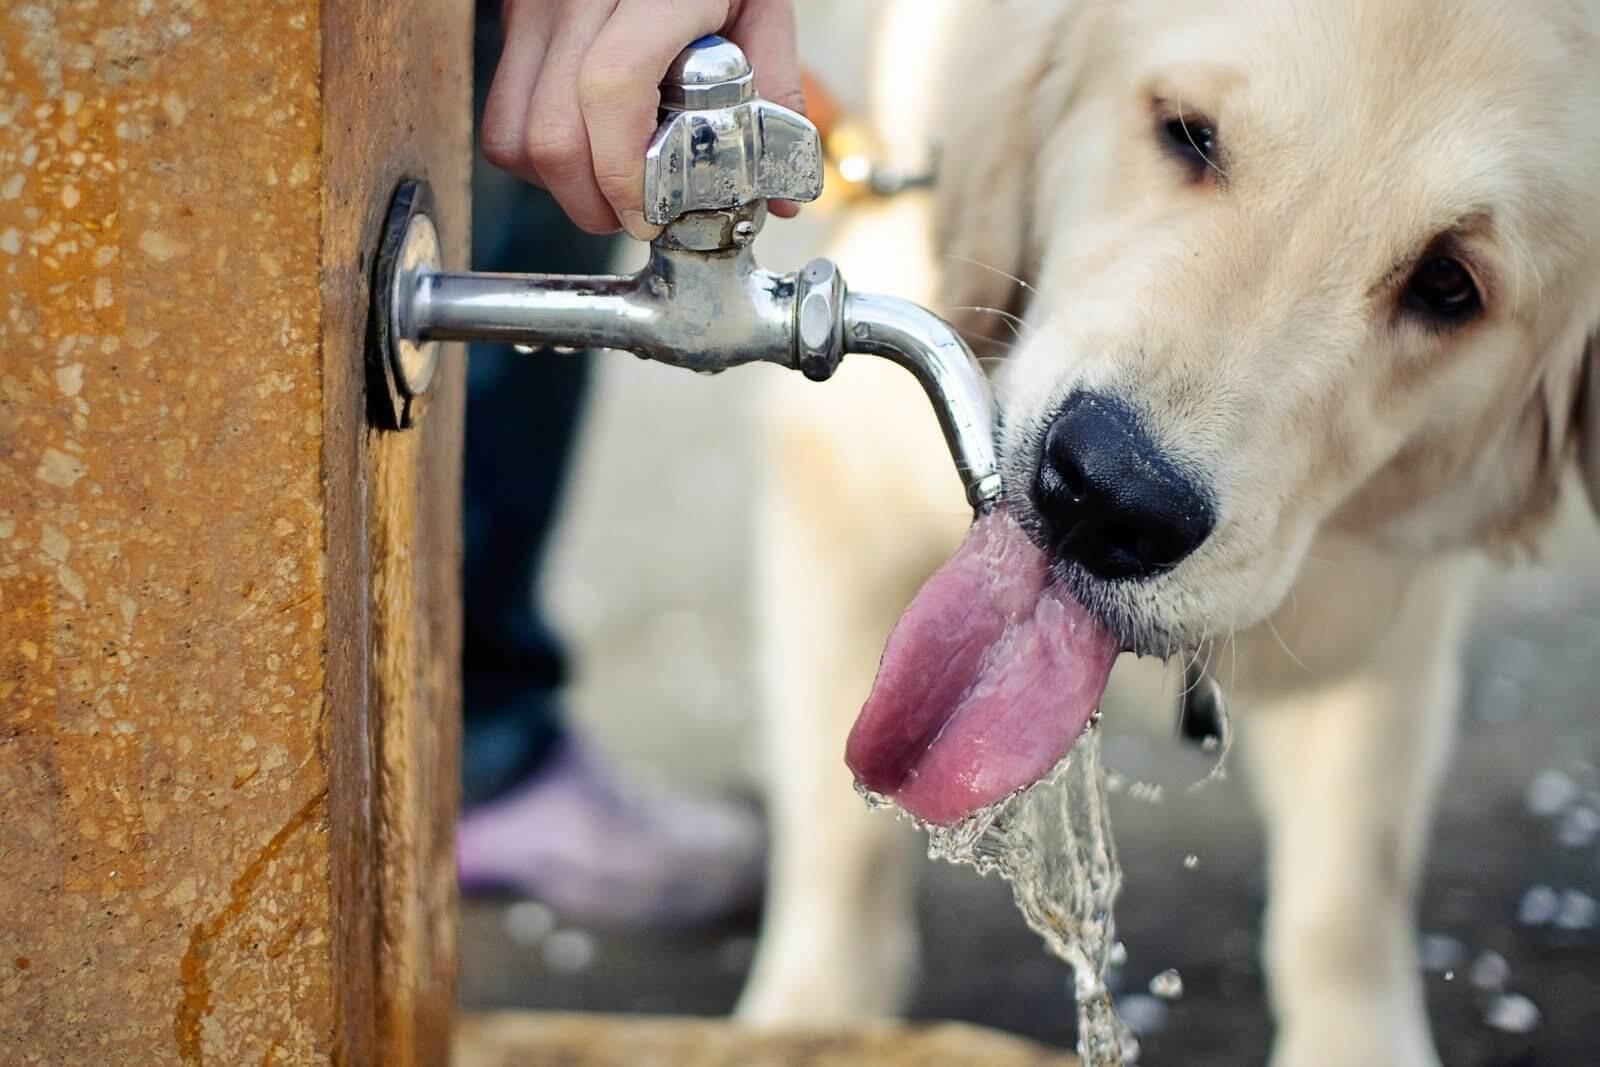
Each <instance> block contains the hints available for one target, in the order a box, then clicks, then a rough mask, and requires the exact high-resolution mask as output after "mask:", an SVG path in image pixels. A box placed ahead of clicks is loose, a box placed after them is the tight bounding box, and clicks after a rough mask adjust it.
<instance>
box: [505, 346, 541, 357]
mask: <svg viewBox="0 0 1600 1067" xmlns="http://www.w3.org/2000/svg"><path fill="white" fill-rule="evenodd" d="M511 348H512V350H513V351H515V352H518V353H520V354H521V355H524V356H531V355H533V354H534V353H535V352H537V351H539V346H538V345H512V346H511Z"/></svg>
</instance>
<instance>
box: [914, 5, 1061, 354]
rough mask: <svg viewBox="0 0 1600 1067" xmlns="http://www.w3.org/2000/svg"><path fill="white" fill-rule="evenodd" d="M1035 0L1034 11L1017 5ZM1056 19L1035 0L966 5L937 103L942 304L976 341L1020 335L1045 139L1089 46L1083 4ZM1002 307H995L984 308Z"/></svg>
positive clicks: (942, 309) (982, 342)
mask: <svg viewBox="0 0 1600 1067" xmlns="http://www.w3.org/2000/svg"><path fill="white" fill-rule="evenodd" d="M1023 3H1027V4H1029V6H1031V7H1032V8H1034V9H1035V11H1034V12H1033V13H1024V12H1022V11H1012V10H1011V9H1012V8H1014V7H1018V6H1021V4H1023ZM1061 6H1062V9H1063V14H1062V15H1061V16H1059V17H1057V18H1056V19H1054V20H1053V21H1054V23H1055V24H1054V25H1052V24H1051V21H1052V20H1048V19H1042V18H1040V17H1039V16H1038V14H1037V10H1036V9H1037V8H1038V4H1037V3H1035V2H1032V0H1000V2H998V3H987V4H978V3H972V4H970V5H967V10H966V12H965V13H964V15H963V17H962V18H961V19H960V20H959V21H958V23H957V25H956V27H955V32H954V33H953V34H952V37H951V45H950V47H949V49H948V53H947V58H946V64H945V77H944V82H943V87H942V91H943V103H942V107H941V108H940V109H939V111H938V112H937V116H938V125H937V134H936V136H937V140H938V149H937V150H938V168H939V180H938V195H937V198H936V201H935V210H936V212H937V214H936V216H935V223H934V237H935V244H936V248H937V250H938V253H939V257H940V258H939V278H940V284H939V307H938V311H939V313H940V314H942V315H944V316H946V317H947V318H948V319H950V321H951V322H952V323H954V324H955V326H956V327H957V328H958V329H960V330H961V331H962V332H963V333H965V334H966V335H967V337H968V340H969V341H971V342H972V343H973V345H974V346H975V347H980V348H981V347H985V346H986V343H987V342H988V341H989V340H992V339H993V340H1000V341H1002V342H1003V341H1005V340H1007V339H1009V338H1010V336H1011V334H1010V333H1009V332H1008V329H1007V327H1006V325H1005V324H1004V322H1002V321H1001V320H1002V319H1003V318H1004V317H1005V314H996V312H1001V313H1006V314H1017V313H1019V312H1020V311H1021V310H1022V308H1023V306H1024V305H1025V304H1026V297H1027V289H1026V287H1025V286H1024V285H1023V284H1022V283H1021V282H1019V281H1018V280H1017V279H1019V278H1026V277H1027V276H1028V275H1029V274H1030V273H1032V269H1033V266H1034V264H1033V262H1032V258H1033V250H1032V249H1031V247H1030V246H1031V244H1032V242H1031V239H1030V230H1031V226H1032V220H1033V215H1034V206H1035V203H1034V202H1035V198H1036V197H1037V195H1038V189H1037V183H1036V181H1035V177H1036V172H1037V166H1038V160H1039V156H1040V154H1041V149H1042V141H1043V140H1044V138H1046V137H1047V136H1048V135H1049V132H1050V129H1049V127H1050V125H1051V124H1052V123H1053V122H1054V121H1055V119H1056V118H1057V117H1059V114H1060V111H1061V107H1062V102H1063V100H1064V98H1065V96H1066V95H1067V94H1069V93H1070V86H1069V85H1068V84H1066V83H1068V82H1071V81H1073V80H1074V79H1075V77H1076V72H1077V68H1079V67H1080V66H1081V63H1080V60H1079V57H1078V56H1077V55H1076V54H1075V53H1078V52H1080V51H1082V50H1083V49H1084V48H1085V47H1086V45H1085V44H1084V43H1083V42H1082V41H1081V40H1080V39H1079V36H1080V35H1078V34H1077V33H1075V32H1073V31H1074V29H1075V28H1076V27H1073V26H1070V25H1069V24H1070V23H1072V22H1073V21H1074V17H1073V16H1074V14H1075V12H1076V10H1077V9H1081V8H1083V7H1084V6H1085V5H1083V4H1081V3H1067V4H1064V5H1061ZM974 309H993V310H974Z"/></svg>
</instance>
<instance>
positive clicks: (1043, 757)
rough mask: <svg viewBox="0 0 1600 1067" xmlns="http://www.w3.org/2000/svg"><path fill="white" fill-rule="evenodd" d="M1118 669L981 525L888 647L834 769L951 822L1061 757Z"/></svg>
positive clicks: (932, 818) (1062, 593) (1096, 635)
mask: <svg viewBox="0 0 1600 1067" xmlns="http://www.w3.org/2000/svg"><path fill="white" fill-rule="evenodd" d="M1116 657H1117V644H1116V641H1115V640H1114V639H1113V638H1112V636H1111V634H1110V633H1108V632H1107V631H1106V629H1105V628H1104V627H1103V626H1101V625H1100V624H1099V623H1097V622H1096V621H1095V620H1094V619H1093V618H1092V617H1090V615H1089V613H1088V612H1087V611H1085V610H1084V608H1083V606H1082V605H1081V604H1079V603H1078V602H1077V601H1076V600H1075V599H1073V598H1072V596H1070V595H1069V594H1068V593H1067V592H1066V590H1064V589H1062V588H1060V587H1059V586H1057V585H1055V584H1054V583H1053V582H1052V581H1051V576H1050V568H1049V564H1048V562H1047V561H1046V559H1045V556H1044V553H1042V552H1041V551H1040V550H1039V549H1038V548H1036V547H1034V545H1033V543H1032V542H1031V541H1029V540H1028V538H1027V536H1026V535H1025V534H1024V533H1023V532H1022V528H1021V527H1019V526H1018V525H1017V523H1016V521H1015V520H1014V519H1012V518H1010V517H1009V516H1007V515H1005V514H1004V513H1001V512H996V513H994V514H991V515H988V516H986V517H984V518H982V519H980V520H978V522H977V523H976V524H975V525H974V526H973V527H972V532H971V533H969V534H968V535H967V540H966V542H965V543H964V544H963V545H962V546H961V548H960V549H958V550H957V551H956V554H955V555H954V556H952V557H951V558H950V560H949V562H947V563H946V564H945V565H944V566H943V567H941V568H940V569H939V571H938V572H937V573H936V574H934V576H933V577H932V578H930V579H929V580H928V584H926V585H924V586H923V587H922V591H921V592H920V593H918V594H917V597H916V599H915V600H914V601H912V603H911V606H910V607H909V608H907V609H906V612H905V614H904V615H902V616H901V617H900V621H899V623H897V624H896V626H895V628H894V632H893V633H891V634H890V635H889V643H888V645H887V646H886V647H885V649H884V652H883V663H882V664H881V665H880V666H879V668H878V680H877V681H876V682H875V683H874V684H873V687H872V695H871V696H869V697H868V698H867V703H866V706H865V707H863V708H862V709H861V714H860V715H859V716H858V717H857V718H856V724H855V727H854V728H853V729H852V730H851V731H850V740H849V743H848V744H847V746H846V748H845V762H846V763H848V764H849V765H850V769H851V770H852V771H854V772H855V776H856V779H857V780H858V781H859V782H861V784H862V785H864V786H866V787H867V788H869V789H871V790H873V791H875V792H878V793H882V794H884V795H886V796H888V797H891V798H893V799H894V800H895V802H896V803H898V804H899V805H900V806H901V807H902V808H904V809H906V810H907V811H909V812H910V813H911V814H913V815H915V816H916V817H917V818H919V819H922V820H924V821H926V822H930V823H935V824H938V825H949V824H951V823H954V822H958V821H959V820H960V819H962V818H963V817H964V816H966V815H968V814H970V813H971V812H973V811H975V810H977V809H978V808H981V807H984V806H985V805H988V804H992V803H994V802H995V801H997V800H999V799H1001V798H1002V797H1004V796H1006V795H1007V794H1008V793H1012V792H1014V791H1016V790H1018V789H1021V788H1023V787H1024V786H1028V785H1032V784H1033V783H1034V782H1036V781H1038V780H1039V779H1040V778H1042V777H1043V776H1044V775H1045V773H1046V772H1048V771H1049V770H1050V768H1052V767H1054V766H1055V765H1056V763H1057V762H1059V761H1060V759H1061V757H1062V756H1064V755H1066V752H1067V750H1068V749H1069V748H1071V747H1072V744H1073V742H1074V741H1076V740H1077V739H1078V735H1079V734H1081V733H1082V732H1083V729H1084V727H1085V726H1086V725H1087V724H1088V722H1089V717H1090V716H1091V715H1092V714H1093V713H1094V710H1095V708H1096V706H1098V704H1099V702H1100V697H1101V694H1102V693H1104V692H1105V687H1106V678H1107V676H1108V675H1109V674H1110V673H1111V663H1112V661H1113V660H1115V659H1116Z"/></svg>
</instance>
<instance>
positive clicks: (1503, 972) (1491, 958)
mask: <svg viewBox="0 0 1600 1067" xmlns="http://www.w3.org/2000/svg"><path fill="white" fill-rule="evenodd" d="M1510 977H1511V964H1509V963H1507V962H1506V958H1505V957H1504V956H1502V955H1500V953H1498V952H1485V953H1483V954H1482V955H1480V956H1479V957H1478V958H1477V959H1475V960H1473V961H1472V970H1470V971H1468V972H1467V981H1469V982H1471V983H1472V986H1473V988H1474V989H1481V990H1483V991H1484V992H1486V993H1498V992H1499V991H1500V990H1502V989H1504V988H1505V987H1506V979H1508V978H1510Z"/></svg>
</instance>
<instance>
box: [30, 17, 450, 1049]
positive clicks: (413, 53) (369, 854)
mask: <svg viewBox="0 0 1600 1067" xmlns="http://www.w3.org/2000/svg"><path fill="white" fill-rule="evenodd" d="M470 39H471V9H470V6H469V5H467V4H466V3H465V2H462V0H328V2H327V3H323V4H319V3H318V2H316V0H282V2H276V3H232V4H224V3H215V2H210V0H201V2H196V0H142V2H134V0H126V2H111V3H102V4H99V5H92V4H77V3H65V2H53V0H41V2H34V3H30V2H28V0H22V2H20V3H10V4H7V5H5V7H4V10H3V11H0V797H3V798H4V799H5V807H6V813H5V816H4V817H3V818H0V871H3V872H4V877H3V880H0V913H3V914H4V916H5V919H4V921H0V1062H4V1063H7V1064H12V1063H16V1064H24V1063H36V1062H37V1063H63V1064H65V1063H71V1064H85V1063H104V1064H123V1063H127V1064H162V1063H180V1064H200V1063H207V1062H209V1063H212V1064H219V1065H221V1064H228V1065H232V1064H266V1063H296V1064H299V1063H339V1064H366V1063H383V1064H409V1063H423V1064H431V1063H440V1062H444V1061H445V1060H446V1059H447V1057H448V1051H447V1050H448V1042H449V1017H450V1010H451V1001H452V996H453V971H454V952H455V948H454V907H455V900H454V888H453V870H452V868H453V857H452V849H451V829H452V825H453V819H454V814H455V787H456V775H457V771H456V747H457V731H458V729H459V695H458V693H459V690H458V685H457V680H456V661H457V658H458V655H459V651H458V649H459V620H458V602H459V596H458V578H457V571H458V556H459V534H458V529H457V526H458V518H459V494H458V483H459V470H458V467H459V463H460V450H459V449H460V436H461V434H460V431H461V402H462V388H461V370H462V359H461V353H460V352H459V350H454V351H452V350H449V349H447V350H446V352H445V355H444V360H445V363H444V366H443V367H442V368H441V374H440V377H439V378H438V379H437V380H436V383H435V385H434V391H433V394H432V399H431V403H430V405H429V408H428V411H427V413H426V415H425V416H424V418H423V420H422V423H421V425H420V426H418V427H417V428H415V429H412V430H409V431H406V432H404V433H385V432H379V431H375V430H371V429H369V428H368V424H367V419H366V412H365V406H364V405H365V398H364V388H365V376H364V371H363V358H364V346H365V343H366V315H367V289H368V284H369V278H368V274H369V271H370V267H371V263H372V257H373V251H374V243H375V241H376V238H377V235H378V232H379V227H380V223H381V220H382V218H383V215H384V212H385V210H386V208H387V205H388V199H389V196H390V193H391V192H392V190H393V188H394V184H395V182H396V181H397V180H398V179H399V178H401V177H403V176H409V175H420V176H424V177H426V178H428V179H429V180H430V181H431V183H432V185H433V187H434V190H435V193H436V195H437V199H438V209H437V215H436V218H437V221H438V222H439V224H440V229H441V232H442V234H443V235H444V238H445V242H446V258H447V264H448V265H449V266H451V267H461V266H464V265H465V263H466V235H467V224H468V219H467V210H466V208H467V204H466V189H467V168H468V164H469V160H470V152H471V150H472V148H471V145H470V98H469V84H470V78H471V46H470Z"/></svg>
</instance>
